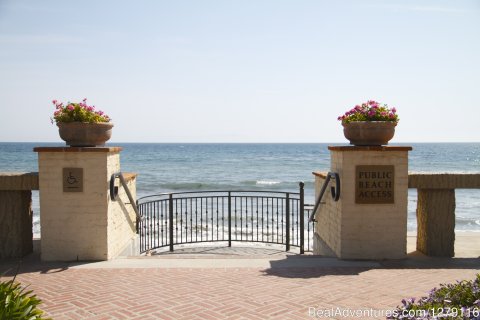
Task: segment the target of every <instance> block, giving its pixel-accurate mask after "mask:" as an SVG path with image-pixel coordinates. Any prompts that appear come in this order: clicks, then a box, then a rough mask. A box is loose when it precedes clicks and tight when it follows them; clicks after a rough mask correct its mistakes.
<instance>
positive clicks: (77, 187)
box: [63, 168, 83, 192]
mask: <svg viewBox="0 0 480 320" xmlns="http://www.w3.org/2000/svg"><path fill="white" fill-rule="evenodd" d="M63 192H83V168H63Z"/></svg>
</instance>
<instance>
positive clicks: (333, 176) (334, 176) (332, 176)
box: [309, 172, 340, 222]
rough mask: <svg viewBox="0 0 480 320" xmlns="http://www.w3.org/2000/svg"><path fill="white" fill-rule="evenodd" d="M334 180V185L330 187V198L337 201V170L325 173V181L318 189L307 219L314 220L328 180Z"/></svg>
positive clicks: (338, 183) (338, 176)
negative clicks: (318, 192)
mask: <svg viewBox="0 0 480 320" xmlns="http://www.w3.org/2000/svg"><path fill="white" fill-rule="evenodd" d="M331 179H333V180H335V186H332V187H331V188H330V193H331V194H332V198H333V200H334V201H338V199H340V175H339V174H338V173H337V172H329V173H327V177H326V178H325V182H323V185H322V189H321V190H320V194H319V195H318V198H317V201H316V202H315V207H314V208H313V210H312V214H311V215H310V219H309V221H310V222H312V221H314V222H316V221H315V212H317V209H318V207H319V206H320V203H321V201H322V198H323V195H324V194H325V191H326V190H327V187H328V184H329V183H330V180H331Z"/></svg>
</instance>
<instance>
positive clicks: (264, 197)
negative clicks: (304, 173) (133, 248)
mask: <svg viewBox="0 0 480 320" xmlns="http://www.w3.org/2000/svg"><path fill="white" fill-rule="evenodd" d="M299 185H300V188H299V192H298V193H296V192H279V191H201V192H198V191H192V192H181V193H163V194H158V195H152V196H147V197H142V198H140V199H138V200H137V207H138V211H139V213H140V216H141V219H139V221H138V225H137V227H138V233H139V236H140V251H141V253H144V252H149V251H151V250H154V249H157V248H162V247H168V248H169V250H170V251H173V250H174V246H175V245H179V244H189V243H199V242H227V243H228V246H231V245H232V242H236V241H238V242H258V243H271V244H278V245H284V246H285V250H286V251H289V250H290V248H291V247H298V248H299V249H300V253H304V252H305V251H312V244H313V243H312V238H313V231H314V229H315V228H314V223H315V222H313V221H312V222H309V216H310V214H311V210H312V208H313V206H312V205H305V204H304V184H303V183H300V184H299Z"/></svg>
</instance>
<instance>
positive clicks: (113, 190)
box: [110, 172, 142, 221]
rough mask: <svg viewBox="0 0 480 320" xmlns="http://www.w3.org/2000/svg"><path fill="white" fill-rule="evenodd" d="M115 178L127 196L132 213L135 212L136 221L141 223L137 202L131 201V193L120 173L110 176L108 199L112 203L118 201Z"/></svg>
mask: <svg viewBox="0 0 480 320" xmlns="http://www.w3.org/2000/svg"><path fill="white" fill-rule="evenodd" d="M117 178H118V179H119V180H120V184H121V185H122V187H123V189H124V190H125V193H126V194H127V197H128V200H129V201H130V204H131V205H132V207H133V211H135V215H136V216H137V220H138V221H142V216H141V215H140V213H139V211H138V208H137V202H136V201H135V200H134V199H133V196H132V193H131V192H130V189H129V188H128V185H127V181H126V180H125V177H124V176H123V174H122V173H121V172H118V173H114V174H112V176H111V178H110V199H112V201H117V200H118V187H117V186H115V180H116V179H117Z"/></svg>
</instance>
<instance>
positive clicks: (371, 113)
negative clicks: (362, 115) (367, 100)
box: [368, 110, 376, 117]
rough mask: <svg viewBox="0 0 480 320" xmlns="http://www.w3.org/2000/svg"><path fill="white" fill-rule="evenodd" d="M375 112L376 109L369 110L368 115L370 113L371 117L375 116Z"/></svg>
mask: <svg viewBox="0 0 480 320" xmlns="http://www.w3.org/2000/svg"><path fill="white" fill-rule="evenodd" d="M375 114H376V112H375V110H370V111H369V112H368V115H369V116H370V117H374V116H375Z"/></svg>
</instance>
